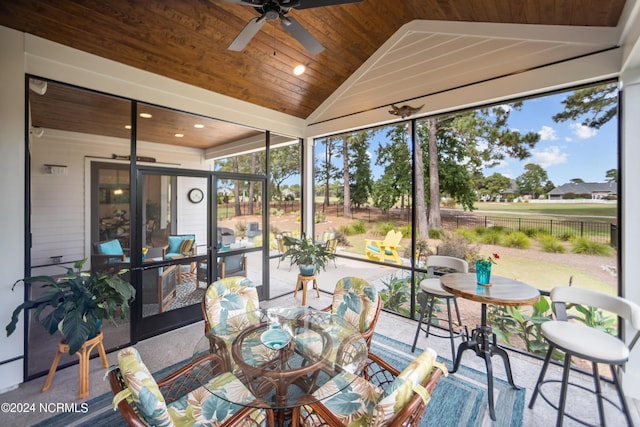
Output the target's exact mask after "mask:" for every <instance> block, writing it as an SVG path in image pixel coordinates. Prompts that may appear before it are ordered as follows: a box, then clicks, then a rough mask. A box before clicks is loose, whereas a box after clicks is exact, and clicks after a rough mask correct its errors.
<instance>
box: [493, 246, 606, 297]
mask: <svg viewBox="0 0 640 427" xmlns="http://www.w3.org/2000/svg"><path fill="white" fill-rule="evenodd" d="M491 274H497V275H499V276H504V277H510V278H512V279H515V280H520V281H521V282H524V283H527V284H529V285H531V286H534V287H536V288H538V289H542V290H545V291H550V290H551V289H553V288H554V287H556V286H567V285H569V279H570V278H571V276H573V285H574V286H579V287H581V288H587V289H593V290H597V291H600V292H606V293H609V294H612V295H615V293H616V290H615V289H614V288H612V287H611V286H609V285H608V284H606V283H604V282H602V281H601V280H599V279H598V278H596V277H594V276H592V275H590V274H588V273H585V272H583V271H580V270H576V269H575V268H572V267H569V266H567V265H565V264H561V263H560V262H558V263H555V262H548V261H540V260H535V259H531V258H525V257H517V256H508V257H503V258H500V260H499V261H498V264H496V265H494V266H493V267H492V269H491Z"/></svg>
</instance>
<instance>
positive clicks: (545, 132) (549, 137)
mask: <svg viewBox="0 0 640 427" xmlns="http://www.w3.org/2000/svg"><path fill="white" fill-rule="evenodd" d="M538 135H540V139H541V140H542V141H555V140H556V139H558V134H557V133H556V130H555V129H554V128H552V127H551V126H542V128H541V129H540V130H539V131H538Z"/></svg>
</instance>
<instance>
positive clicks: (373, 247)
mask: <svg viewBox="0 0 640 427" xmlns="http://www.w3.org/2000/svg"><path fill="white" fill-rule="evenodd" d="M400 239H402V233H401V232H399V231H394V230H390V231H389V232H388V233H387V235H386V237H385V238H384V240H370V239H367V240H366V241H365V253H364V254H365V255H366V257H367V258H369V259H371V260H374V261H380V262H386V260H388V259H389V260H393V261H394V262H395V263H396V264H399V265H402V260H401V259H400V255H398V245H399V244H400Z"/></svg>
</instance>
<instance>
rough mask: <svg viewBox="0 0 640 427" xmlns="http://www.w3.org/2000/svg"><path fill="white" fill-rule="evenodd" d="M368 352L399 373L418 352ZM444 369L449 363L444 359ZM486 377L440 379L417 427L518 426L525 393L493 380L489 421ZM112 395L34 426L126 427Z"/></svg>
mask: <svg viewBox="0 0 640 427" xmlns="http://www.w3.org/2000/svg"><path fill="white" fill-rule="evenodd" d="M371 351H372V352H374V353H376V354H378V355H379V356H381V357H382V358H384V359H385V360H387V361H388V362H389V363H390V364H391V365H393V366H395V367H396V368H398V369H400V370H402V369H403V368H404V367H405V366H406V365H407V364H408V363H409V362H410V361H411V360H412V359H414V358H415V357H417V355H418V354H420V353H421V350H420V349H416V352H415V353H411V347H410V346H409V345H407V344H404V343H401V342H399V341H396V340H394V339H391V338H388V337H385V336H382V335H379V334H375V335H374V339H373V344H372V346H371ZM443 361H445V362H446V363H447V365H448V366H450V365H451V362H450V361H448V360H444V359H443ZM184 363H185V362H180V363H177V364H175V365H173V366H170V367H168V368H165V369H162V370H161V371H159V372H156V373H155V374H154V377H156V379H158V378H162V377H164V376H166V375H167V374H169V373H170V372H173V371H175V370H176V369H177V368H178V367H180V366H181V365H183V364H184ZM486 383H487V377H486V374H485V373H484V372H479V371H476V370H475V369H469V368H465V367H462V368H460V369H459V370H458V372H456V373H455V374H450V375H449V376H448V377H443V378H442V379H441V380H440V381H439V382H438V386H437V387H436V390H435V392H434V393H433V396H431V401H430V402H429V405H427V409H426V410H425V414H424V416H423V417H422V421H421V423H420V427H463V426H464V427H480V426H483V425H487V426H505V427H506V426H509V427H517V426H521V425H522V414H523V411H524V395H525V390H524V389H521V390H515V389H513V388H512V387H511V386H510V385H509V384H508V383H507V382H505V381H502V380H500V379H495V380H494V396H495V401H496V402H497V403H496V418H497V420H496V421H495V422H493V421H491V419H490V418H489V411H488V408H487V393H486ZM112 398H113V395H112V394H111V393H105V394H103V395H100V396H98V397H96V398H94V399H91V400H89V401H88V404H89V406H88V407H89V408H90V410H89V412H88V413H86V414H82V413H75V414H74V413H65V414H60V415H56V416H54V417H52V418H49V419H47V420H45V421H43V422H41V423H38V424H35V426H37V427H72V426H87V427H89V426H91V427H103V426H104V427H117V426H126V425H127V423H126V422H125V420H124V418H122V416H121V415H120V413H119V412H118V411H114V410H113V409H112V407H111V400H112Z"/></svg>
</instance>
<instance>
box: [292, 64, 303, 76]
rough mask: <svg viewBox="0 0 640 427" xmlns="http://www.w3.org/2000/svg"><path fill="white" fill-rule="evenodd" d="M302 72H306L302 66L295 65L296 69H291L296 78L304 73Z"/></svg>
mask: <svg viewBox="0 0 640 427" xmlns="http://www.w3.org/2000/svg"><path fill="white" fill-rule="evenodd" d="M304 70H306V67H305V66H304V65H302V64H300V65H296V67H295V68H294V69H293V74H295V75H296V76H299V75H302V73H304Z"/></svg>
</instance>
